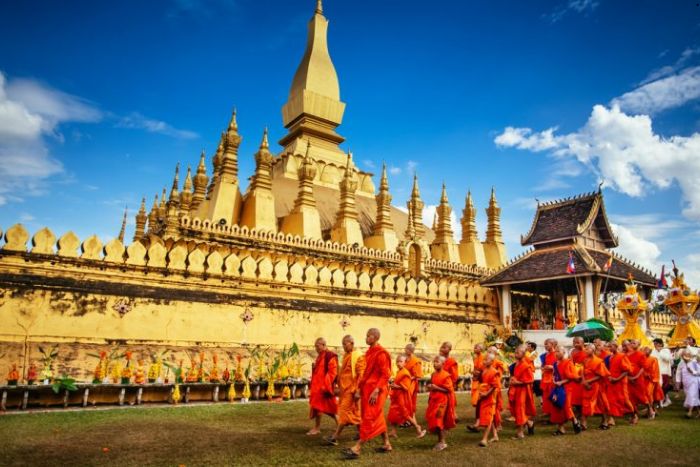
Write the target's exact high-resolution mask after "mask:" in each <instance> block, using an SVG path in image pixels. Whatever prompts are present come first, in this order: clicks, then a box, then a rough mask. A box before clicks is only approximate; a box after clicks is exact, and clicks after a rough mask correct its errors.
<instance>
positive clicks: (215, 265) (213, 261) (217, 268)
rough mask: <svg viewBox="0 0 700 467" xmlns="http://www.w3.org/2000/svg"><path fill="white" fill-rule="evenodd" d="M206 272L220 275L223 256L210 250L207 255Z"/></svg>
mask: <svg viewBox="0 0 700 467" xmlns="http://www.w3.org/2000/svg"><path fill="white" fill-rule="evenodd" d="M206 262H207V273H208V274H211V275H217V276H218V275H221V274H222V273H223V265H224V258H223V257H222V256H221V253H219V252H218V251H212V252H211V253H209V256H207V261H206Z"/></svg>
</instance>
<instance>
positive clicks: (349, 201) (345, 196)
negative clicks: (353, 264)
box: [331, 153, 363, 246]
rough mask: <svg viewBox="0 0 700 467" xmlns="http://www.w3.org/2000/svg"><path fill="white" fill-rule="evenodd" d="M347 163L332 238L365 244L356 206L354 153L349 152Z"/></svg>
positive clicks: (353, 243) (340, 241) (339, 241)
mask: <svg viewBox="0 0 700 467" xmlns="http://www.w3.org/2000/svg"><path fill="white" fill-rule="evenodd" d="M347 158H348V159H347V163H346V164H345V174H344V175H343V179H342V180H341V181H340V207H339V208H338V212H337V214H336V219H335V224H334V225H333V228H332V230H331V240H333V241H335V242H338V243H347V244H350V245H355V244H357V245H358V246H362V245H363V241H362V229H361V228H360V223H359V222H358V221H357V208H356V207H355V191H357V177H356V175H355V172H354V170H353V168H352V165H351V164H352V154H351V153H348V156H347Z"/></svg>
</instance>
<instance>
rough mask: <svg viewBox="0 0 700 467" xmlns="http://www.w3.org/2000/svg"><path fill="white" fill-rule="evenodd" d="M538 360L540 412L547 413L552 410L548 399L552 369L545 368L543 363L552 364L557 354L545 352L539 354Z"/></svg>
mask: <svg viewBox="0 0 700 467" xmlns="http://www.w3.org/2000/svg"><path fill="white" fill-rule="evenodd" d="M540 360H542V382H541V383H540V388H542V412H543V413H545V414H548V415H549V414H550V413H551V412H552V401H550V400H549V393H551V392H552V381H553V380H554V377H553V376H552V370H549V369H546V368H545V365H551V366H553V365H554V363H555V362H556V361H557V356H556V354H555V353H554V352H547V353H546V354H543V355H541V356H540Z"/></svg>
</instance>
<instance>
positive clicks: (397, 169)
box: [389, 166, 401, 175]
mask: <svg viewBox="0 0 700 467" xmlns="http://www.w3.org/2000/svg"><path fill="white" fill-rule="evenodd" d="M389 173H390V174H391V175H399V174H400V173H401V167H395V166H391V167H389Z"/></svg>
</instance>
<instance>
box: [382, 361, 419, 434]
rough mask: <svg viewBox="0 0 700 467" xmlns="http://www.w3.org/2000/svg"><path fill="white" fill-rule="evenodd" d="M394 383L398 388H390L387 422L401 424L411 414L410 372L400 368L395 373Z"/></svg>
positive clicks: (411, 383) (411, 388)
mask: <svg viewBox="0 0 700 467" xmlns="http://www.w3.org/2000/svg"><path fill="white" fill-rule="evenodd" d="M394 384H395V385H396V386H399V388H391V392H390V396H389V400H390V403H389V414H388V415H387V419H388V421H389V423H392V424H394V425H401V424H402V423H404V422H405V421H407V420H408V419H409V418H411V416H412V415H413V399H412V394H411V391H412V390H413V382H412V381H411V373H409V372H408V370H407V369H406V367H404V368H401V369H400V370H399V371H398V372H397V373H396V376H395V377H394Z"/></svg>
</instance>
